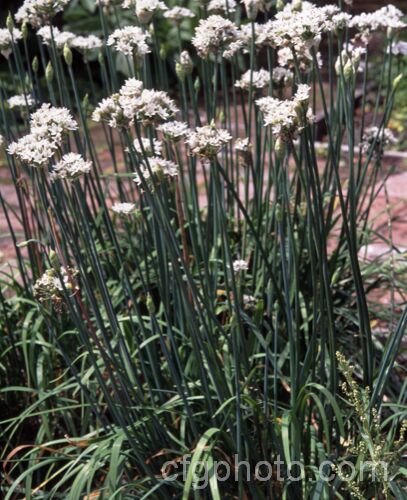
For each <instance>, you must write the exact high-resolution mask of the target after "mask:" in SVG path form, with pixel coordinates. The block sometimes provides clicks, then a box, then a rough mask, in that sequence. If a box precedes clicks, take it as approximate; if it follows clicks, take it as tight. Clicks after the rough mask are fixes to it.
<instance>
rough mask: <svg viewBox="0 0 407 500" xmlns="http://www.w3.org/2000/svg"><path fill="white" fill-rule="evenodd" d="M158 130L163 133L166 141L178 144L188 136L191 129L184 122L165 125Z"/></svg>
mask: <svg viewBox="0 0 407 500" xmlns="http://www.w3.org/2000/svg"><path fill="white" fill-rule="evenodd" d="M158 130H159V131H160V132H162V133H163V135H164V137H165V138H166V139H168V140H170V141H174V142H177V141H179V140H180V139H182V137H185V136H186V134H187V133H188V131H189V128H188V125H187V124H186V123H184V122H179V121H172V122H167V123H163V124H162V125H160V126H159V127H158Z"/></svg>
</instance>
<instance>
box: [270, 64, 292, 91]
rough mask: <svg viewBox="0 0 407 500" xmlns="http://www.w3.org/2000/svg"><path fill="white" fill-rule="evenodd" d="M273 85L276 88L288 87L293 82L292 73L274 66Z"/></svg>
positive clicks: (281, 67)
mask: <svg viewBox="0 0 407 500" xmlns="http://www.w3.org/2000/svg"><path fill="white" fill-rule="evenodd" d="M272 78H273V83H274V85H276V86H277V87H285V86H286V85H290V83H292V81H293V80H294V73H293V72H292V71H291V70H290V69H287V68H284V67H283V66H276V67H275V68H273V74H272Z"/></svg>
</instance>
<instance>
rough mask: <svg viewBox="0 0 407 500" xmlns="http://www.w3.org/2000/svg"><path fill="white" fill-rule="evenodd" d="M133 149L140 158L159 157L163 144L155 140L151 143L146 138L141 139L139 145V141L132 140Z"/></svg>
mask: <svg viewBox="0 0 407 500" xmlns="http://www.w3.org/2000/svg"><path fill="white" fill-rule="evenodd" d="M133 147H134V150H135V151H136V153H138V154H139V155H141V156H143V155H144V156H161V154H162V150H163V143H162V142H161V141H158V140H157V139H153V140H152V141H151V140H150V139H149V138H148V137H141V144H140V140H139V139H134V141H133Z"/></svg>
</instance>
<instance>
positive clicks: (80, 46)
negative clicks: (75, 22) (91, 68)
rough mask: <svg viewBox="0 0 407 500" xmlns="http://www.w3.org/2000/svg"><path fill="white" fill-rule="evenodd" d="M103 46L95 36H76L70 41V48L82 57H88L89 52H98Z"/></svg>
mask: <svg viewBox="0 0 407 500" xmlns="http://www.w3.org/2000/svg"><path fill="white" fill-rule="evenodd" d="M102 46H103V42H102V40H101V39H100V38H99V37H97V36H95V35H89V36H76V37H75V38H74V39H73V40H72V41H71V47H73V48H74V49H76V50H78V51H79V52H81V53H82V54H83V55H85V56H88V55H89V53H90V52H92V51H95V50H99V49H101V48H102Z"/></svg>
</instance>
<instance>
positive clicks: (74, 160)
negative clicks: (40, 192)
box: [51, 153, 92, 181]
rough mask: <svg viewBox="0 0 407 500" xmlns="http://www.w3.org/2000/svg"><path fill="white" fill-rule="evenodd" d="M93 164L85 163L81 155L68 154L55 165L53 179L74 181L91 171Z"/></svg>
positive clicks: (52, 173)
mask: <svg viewBox="0 0 407 500" xmlns="http://www.w3.org/2000/svg"><path fill="white" fill-rule="evenodd" d="M91 167H92V162H90V161H85V160H84V159H83V157H82V156H81V155H80V154H77V153H67V154H65V155H64V156H63V157H62V159H61V161H59V162H58V163H57V164H56V165H54V167H53V170H52V172H51V178H52V179H53V180H55V179H66V180H69V181H74V180H76V179H78V178H79V177H80V176H82V175H83V174H88V173H89V172H90V170H91Z"/></svg>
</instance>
